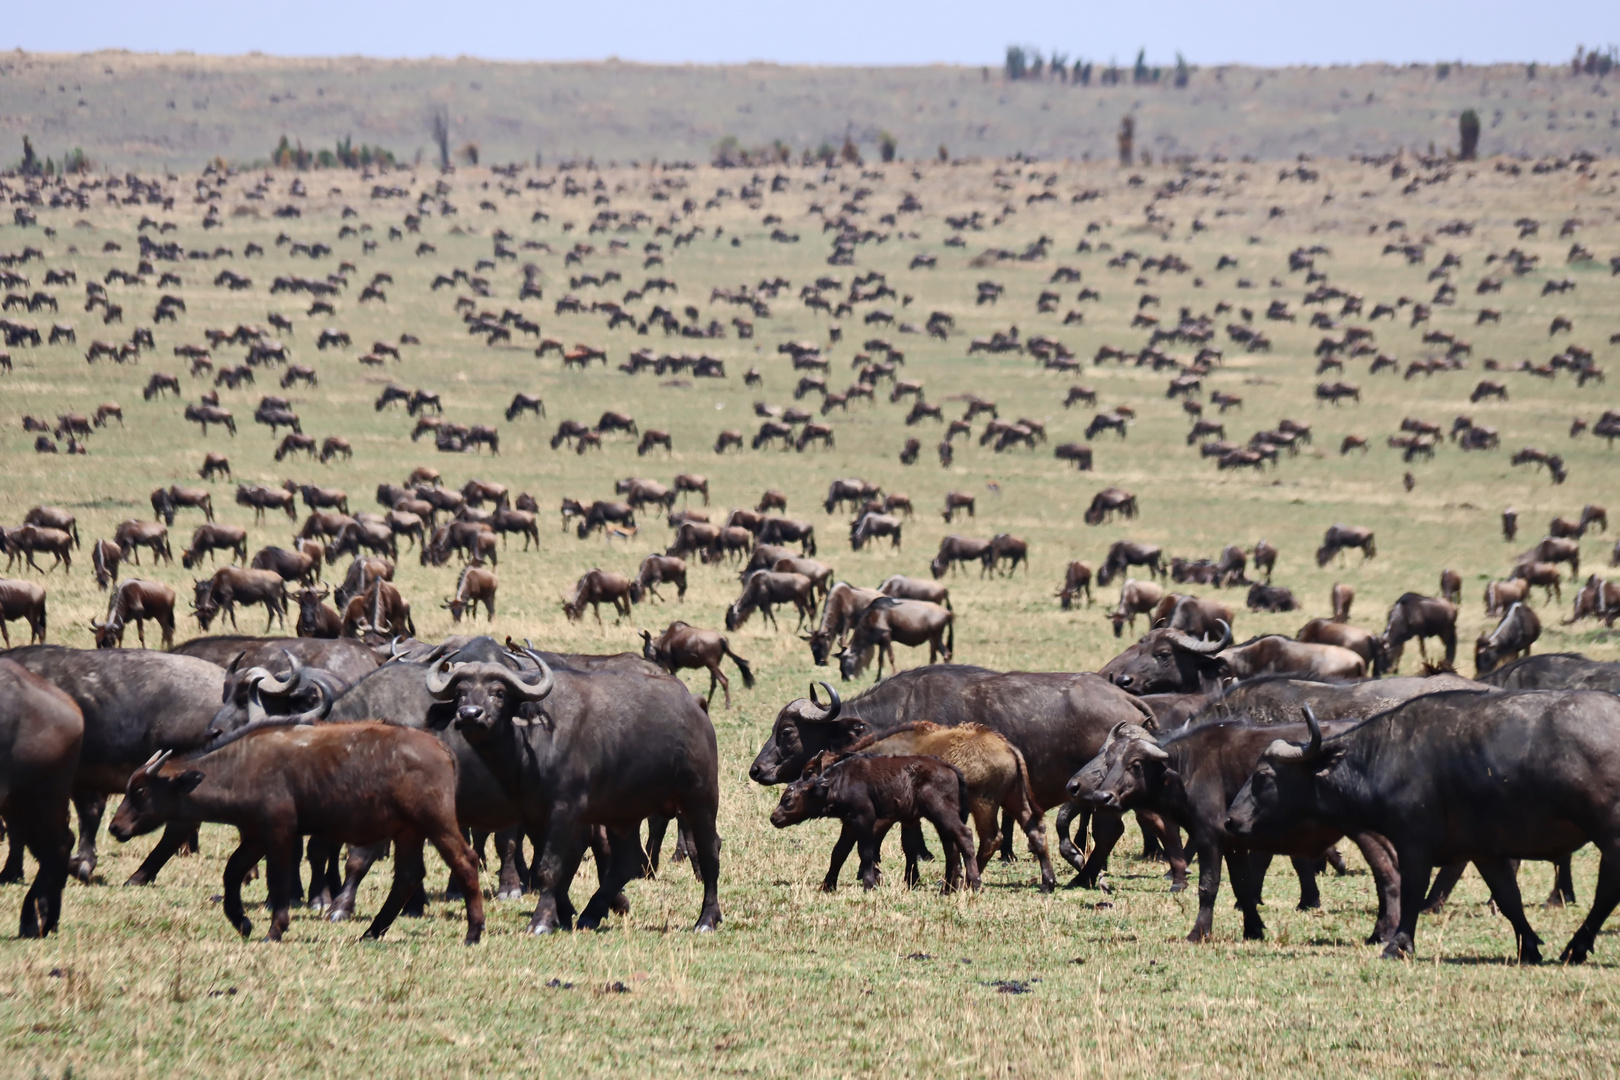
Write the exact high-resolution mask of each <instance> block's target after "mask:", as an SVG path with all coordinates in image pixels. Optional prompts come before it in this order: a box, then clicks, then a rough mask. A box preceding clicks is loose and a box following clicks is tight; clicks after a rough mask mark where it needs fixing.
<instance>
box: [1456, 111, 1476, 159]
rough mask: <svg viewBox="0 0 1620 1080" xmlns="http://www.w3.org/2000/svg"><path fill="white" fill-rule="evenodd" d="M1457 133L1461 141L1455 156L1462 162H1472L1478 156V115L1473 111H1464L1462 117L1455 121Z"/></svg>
mask: <svg viewBox="0 0 1620 1080" xmlns="http://www.w3.org/2000/svg"><path fill="white" fill-rule="evenodd" d="M1457 132H1458V134H1459V135H1460V136H1461V139H1462V146H1461V148H1460V152H1459V153H1458V155H1457V156H1458V157H1460V158H1462V159H1463V160H1464V161H1473V160H1474V158H1475V157H1477V156H1478V155H1479V114H1478V113H1476V112H1475V111H1474V110H1473V109H1464V110H1463V114H1462V116H1460V117H1459V118H1458V119H1457Z"/></svg>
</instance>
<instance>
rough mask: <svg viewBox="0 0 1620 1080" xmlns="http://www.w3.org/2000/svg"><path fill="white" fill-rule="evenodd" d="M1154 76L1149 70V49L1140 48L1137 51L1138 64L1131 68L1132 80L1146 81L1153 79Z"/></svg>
mask: <svg viewBox="0 0 1620 1080" xmlns="http://www.w3.org/2000/svg"><path fill="white" fill-rule="evenodd" d="M1152 78H1153V73H1152V72H1150V71H1149V70H1148V66H1147V50H1146V49H1138V50H1137V51H1136V66H1135V67H1134V68H1133V69H1132V70H1131V81H1132V82H1135V83H1145V82H1149V81H1151V80H1152Z"/></svg>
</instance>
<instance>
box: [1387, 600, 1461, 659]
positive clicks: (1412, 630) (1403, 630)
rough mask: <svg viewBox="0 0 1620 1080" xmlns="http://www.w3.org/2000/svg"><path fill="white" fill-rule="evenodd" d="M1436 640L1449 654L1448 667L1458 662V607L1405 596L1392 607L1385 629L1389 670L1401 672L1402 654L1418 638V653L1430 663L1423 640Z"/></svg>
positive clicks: (1447, 654)
mask: <svg viewBox="0 0 1620 1080" xmlns="http://www.w3.org/2000/svg"><path fill="white" fill-rule="evenodd" d="M1431 637H1437V638H1439V639H1440V642H1441V644H1442V645H1444V646H1445V650H1446V664H1447V665H1450V664H1451V663H1452V662H1453V661H1455V660H1456V659H1457V605H1456V604H1453V603H1451V602H1449V601H1446V600H1440V599H1437V598H1436V597H1432V596H1423V595H1421V594H1419V593H1410V592H1409V593H1403V594H1402V595H1401V598H1400V599H1399V600H1397V601H1395V603H1394V604H1393V605H1392V606H1391V607H1390V609H1389V618H1388V620H1387V621H1386V623H1385V625H1384V652H1385V654H1386V655H1387V656H1388V657H1389V670H1390V671H1399V670H1400V668H1401V651H1402V650H1403V649H1404V648H1405V647H1406V643H1407V642H1408V641H1410V640H1412V639H1413V638H1417V643H1418V652H1419V653H1420V654H1421V655H1422V656H1423V659H1424V662H1427V661H1428V659H1429V653H1428V649H1427V648H1425V646H1424V639H1425V638H1431Z"/></svg>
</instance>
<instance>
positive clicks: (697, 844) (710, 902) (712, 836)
mask: <svg viewBox="0 0 1620 1080" xmlns="http://www.w3.org/2000/svg"><path fill="white" fill-rule="evenodd" d="M718 804H719V798H718V793H715V792H704V793H703V796H702V798H701V800H700V799H691V800H688V801H687V804H686V805H685V806H684V807H682V808H681V813H680V816H679V818H678V821H679V822H680V825H681V827H682V829H683V830H690V832H691V834H692V839H691V851H692V863H693V866H694V868H695V869H696V870H697V874H698V877H699V878H700V879H702V881H703V907H702V909H701V910H700V911H699V912H698V921H697V925H696V926H694V927H693V928H692V929H693V930H696V931H697V932H699V933H708V932H709V931H711V930H713V929H715V928H716V927H718V926H719V925H720V919H721V915H720V834H719V832H717V831H716V830H715V826H714V819H715V814H716V813H717V812H718V810H719V805H718Z"/></svg>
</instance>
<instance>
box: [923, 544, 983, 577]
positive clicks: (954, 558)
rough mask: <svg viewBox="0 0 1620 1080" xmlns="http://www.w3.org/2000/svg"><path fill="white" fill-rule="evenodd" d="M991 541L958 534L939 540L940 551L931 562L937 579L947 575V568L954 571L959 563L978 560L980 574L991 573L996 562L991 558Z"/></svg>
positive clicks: (930, 565)
mask: <svg viewBox="0 0 1620 1080" xmlns="http://www.w3.org/2000/svg"><path fill="white" fill-rule="evenodd" d="M991 543H992V542H991V541H989V540H980V539H978V538H977V537H973V536H958V535H956V534H954V533H953V534H952V535H950V536H947V537H945V539H943V540H941V541H940V542H939V552H938V554H936V555H935V556H934V558H933V561H932V562H931V563H930V564H929V568H930V569H931V570H932V571H933V574H934V578H935V580H938V579H939V578H942V577H944V576H945V572H946V571H947V570H952V571H954V570H955V569H956V566H957V564H958V563H969V562H977V563H979V564H980V569H979V576H980V577H983V576H984V575H985V574H987V573H989V572H990V571H991V570H992V569H993V567H994V563H993V562H992V560H991V555H990V552H991Z"/></svg>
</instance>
